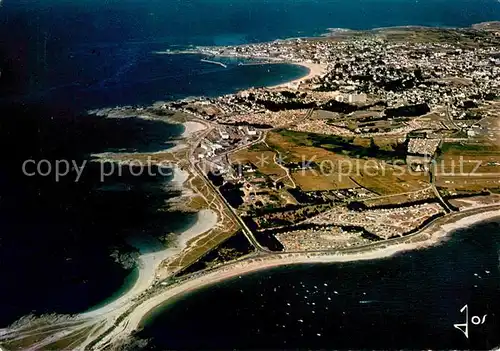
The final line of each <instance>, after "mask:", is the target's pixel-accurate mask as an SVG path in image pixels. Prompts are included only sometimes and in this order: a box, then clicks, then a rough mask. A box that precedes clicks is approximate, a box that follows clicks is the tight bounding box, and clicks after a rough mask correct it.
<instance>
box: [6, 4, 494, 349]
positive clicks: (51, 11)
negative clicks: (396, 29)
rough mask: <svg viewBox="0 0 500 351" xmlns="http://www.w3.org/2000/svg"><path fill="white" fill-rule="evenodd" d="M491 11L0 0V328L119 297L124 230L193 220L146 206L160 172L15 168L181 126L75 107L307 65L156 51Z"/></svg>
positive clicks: (278, 74)
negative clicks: (55, 175) (143, 175)
mask: <svg viewBox="0 0 500 351" xmlns="http://www.w3.org/2000/svg"><path fill="white" fill-rule="evenodd" d="M499 19H500V3H499V2H498V1H497V0H453V1H452V0H380V1H375V0H349V1H347V0H294V1H291V0H253V1H242V0H234V1H230V0H108V1H100V0H80V1H62V0H45V1H41V0H4V1H2V2H1V4H0V33H2V34H3V35H2V40H1V41H0V70H1V75H0V147H1V148H2V150H6V157H4V158H3V160H2V162H1V163H0V227H1V228H2V229H1V236H0V275H1V276H2V289H1V290H0V311H1V313H0V326H5V325H7V324H9V323H11V322H13V321H14V320H15V319H17V318H18V317H20V316H22V315H24V314H27V313H35V314H40V313H49V312H58V313H78V312H80V311H84V310H86V309H88V308H89V307H91V306H94V305H96V304H99V303H102V302H103V301H106V300H107V299H109V298H111V297H112V296H116V294H119V293H120V291H121V287H123V286H124V284H126V283H127V282H128V280H127V279H129V278H128V277H130V274H131V270H125V269H123V268H122V267H121V266H120V265H119V264H117V263H115V262H113V260H112V259H111V258H110V257H109V250H110V249H111V248H117V247H118V248H119V249H123V248H122V247H121V245H123V237H124V236H126V235H128V234H130V232H131V231H133V232H134V233H138V232H141V231H143V232H147V233H153V234H161V233H163V232H165V231H170V230H171V229H172V225H173V224H175V223H177V225H181V226H182V225H183V224H184V223H187V222H189V218H188V217H186V216H181V215H180V214H178V213H176V214H175V215H174V216H175V219H174V217H172V218H164V217H161V218H158V217H157V216H155V211H154V209H156V208H157V207H158V206H159V204H160V203H163V201H164V200H165V198H168V197H170V196H175V194H159V193H158V192H148V191H145V190H144V188H142V186H143V185H154V186H158V184H159V183H162V182H164V181H165V179H140V181H139V180H138V179H109V180H108V183H110V184H107V185H111V186H117V184H118V188H120V187H121V188H123V189H125V188H126V189H129V190H127V191H121V192H102V191H101V190H99V187H100V185H101V184H100V182H99V180H98V179H96V173H95V172H96V171H95V170H91V169H89V170H88V171H89V172H88V173H87V174H86V177H85V178H84V180H83V181H82V182H79V183H78V184H74V183H72V182H71V181H70V180H67V181H65V182H57V183H56V182H54V180H53V179H49V178H37V177H34V178H26V177H25V176H23V175H22V174H20V167H21V164H22V162H23V161H24V160H26V159H27V158H37V159H41V158H45V159H48V160H51V161H55V160H57V159H68V160H77V161H79V162H81V161H83V160H85V159H88V157H89V154H91V153H97V152H103V151H107V150H110V149H111V150H113V149H125V150H129V151H135V150H138V151H151V149H152V148H153V149H154V148H157V147H158V146H159V145H158V144H157V143H158V141H163V140H167V139H168V138H170V137H175V135H178V134H179V133H180V132H181V131H180V130H178V128H177V127H175V126H170V125H166V124H157V123H153V122H145V121H138V120H135V119H129V120H126V121H118V120H114V121H104V120H102V119H99V118H95V117H88V116H86V117H85V118H82V116H81V115H80V114H78V113H77V111H80V110H85V109H89V108H95V107H103V106H115V105H135V104H149V103H151V102H154V101H157V100H166V99H175V98H180V97H186V96H192V95H211V96H215V95H219V94H225V93H230V92H234V91H237V90H239V89H242V88H246V87H250V86H263V85H268V84H277V83H279V82H282V81H287V80H290V79H294V78H296V77H299V76H301V75H303V74H304V69H303V68H301V67H297V66H293V65H272V66H266V65H262V66H244V67H241V66H237V63H236V62H231V61H229V62H228V64H229V68H228V69H223V68H222V67H219V66H216V65H210V64H206V63H201V62H200V60H199V59H200V57H199V56H196V55H180V56H165V55H157V54H154V51H158V50H165V49H169V48H170V49H172V48H183V47H186V46H189V45H226V44H243V43H249V42H260V41H269V40H274V39H277V38H288V37H297V36H311V35H319V34H321V33H324V32H325V31H326V29H327V28H329V27H335V28H337V27H344V28H353V29H368V28H374V27H381V26H393V25H410V24H418V25H429V26H468V25H471V24H473V23H477V22H482V21H489V20H499ZM145 144H147V145H145ZM124 184H125V185H126V186H125V187H124V186H123V185H124ZM146 188H148V187H146ZM150 188H151V187H149V188H148V189H150ZM310 270H311V272H314V271H316V267H313V268H310ZM320 271H321V269H319V270H318V272H320ZM311 274H312V273H311ZM454 307H455V306H454ZM256 340H257V339H256Z"/></svg>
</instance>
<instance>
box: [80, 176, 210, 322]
mask: <svg viewBox="0 0 500 351" xmlns="http://www.w3.org/2000/svg"><path fill="white" fill-rule="evenodd" d="M188 178H189V173H188V172H186V171H183V170H180V169H179V168H177V167H176V168H174V169H173V178H172V180H171V182H170V183H169V186H174V187H176V188H183V185H184V183H185V182H186V181H187V180H188ZM196 216H197V218H196V222H195V223H194V224H193V225H192V226H191V227H189V228H188V229H186V230H184V231H182V232H180V233H176V234H177V242H176V245H175V247H170V248H167V249H165V248H164V247H163V246H162V245H161V243H160V242H159V241H158V240H156V239H154V238H152V237H148V236H147V235H143V234H141V235H140V236H137V237H134V238H131V239H130V240H129V242H130V244H131V245H133V246H134V247H136V248H137V249H139V251H140V253H141V255H140V256H139V260H138V273H139V274H138V278H137V280H136V282H135V283H134V286H133V287H132V288H131V289H130V290H128V291H127V292H126V293H125V294H124V295H122V296H121V297H119V298H118V299H116V300H114V301H113V302H111V303H109V304H107V305H105V306H103V307H100V308H97V309H95V310H91V311H89V312H86V313H83V314H81V315H80V316H81V317H82V318H95V317H98V316H102V315H106V314H108V313H112V312H113V311H119V310H121V309H122V308H123V307H126V306H129V305H130V303H131V302H132V300H133V299H134V298H136V297H137V296H139V295H140V294H141V293H143V292H144V291H146V290H148V289H149V288H150V287H151V285H153V283H154V282H155V280H157V279H158V276H157V269H158V267H159V265H160V264H161V263H162V262H163V261H164V260H166V259H169V258H171V257H173V256H175V255H178V254H179V253H180V252H181V251H182V250H184V249H185V248H186V246H187V242H188V241H189V240H191V239H193V238H195V237H197V236H199V235H201V234H203V233H206V232H208V231H209V230H210V229H212V228H213V227H214V226H216V225H217V222H218V216H217V213H215V212H214V211H212V210H208V209H206V210H201V211H199V212H198V213H197V214H196ZM166 230H167V229H166Z"/></svg>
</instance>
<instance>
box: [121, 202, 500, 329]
mask: <svg viewBox="0 0 500 351" xmlns="http://www.w3.org/2000/svg"><path fill="white" fill-rule="evenodd" d="M468 212H470V215H467V213H465V212H464V213H457V214H455V215H452V216H450V217H448V218H446V219H444V220H443V221H442V222H439V224H437V223H436V226H437V228H436V226H432V225H431V226H430V227H427V228H426V229H424V230H423V231H422V232H421V234H423V235H427V236H428V239H427V240H425V241H422V242H416V243H402V244H394V245H391V246H389V247H385V248H381V249H376V250H373V251H367V252H360V253H355V254H337V255H333V254H332V255H326V254H325V255H311V254H288V255H279V256H278V255H276V256H273V257H271V258H254V259H249V260H245V261H242V262H236V263H232V264H228V265H226V266H223V267H221V268H219V269H216V270H214V271H212V272H210V273H207V274H205V275H202V276H200V277H198V278H195V279H192V280H188V281H186V282H184V283H182V284H179V285H177V286H173V287H171V288H169V289H168V290H166V291H164V292H162V293H160V294H158V295H156V296H154V297H153V298H151V299H149V300H147V301H145V302H143V303H142V304H141V305H139V306H138V307H137V308H135V309H134V310H133V311H132V312H131V314H130V315H129V316H128V317H127V318H126V321H124V322H123V323H122V324H121V325H120V326H119V327H118V328H116V329H115V331H113V333H111V335H113V336H112V337H125V336H127V335H130V333H132V332H133V331H134V330H136V329H137V328H138V327H139V326H140V325H141V321H142V320H143V318H144V317H145V316H146V315H147V314H148V312H149V311H151V310H153V309H154V308H155V307H158V306H159V305H161V304H163V303H165V302H166V301H168V300H169V299H171V298H173V297H175V296H178V295H180V294H184V293H186V292H189V291H193V290H196V289H199V288H201V287H204V286H207V285H210V284H214V283H217V282H220V281H222V280H225V279H230V278H234V277H240V276H242V275H244V274H248V273H251V272H256V271H260V270H266V269H270V268H273V267H278V266H283V265H293V264H303V263H335V262H351V261H360V260H375V259H381V258H387V257H391V256H393V255H395V254H400V253H403V252H405V251H410V250H417V249H424V248H427V247H431V246H434V245H436V244H438V243H440V242H442V241H444V240H446V238H448V237H449V235H450V233H452V232H453V231H455V230H457V229H462V228H466V227H468V226H471V225H474V224H477V223H480V222H483V221H487V220H491V219H494V218H498V217H500V212H499V207H498V205H495V206H489V208H484V209H483V212H479V213H477V209H476V210H472V211H468Z"/></svg>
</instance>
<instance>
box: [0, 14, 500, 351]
mask: <svg viewBox="0 0 500 351" xmlns="http://www.w3.org/2000/svg"><path fill="white" fill-rule="evenodd" d="M499 33H500V27H499V26H498V24H496V23H490V24H487V25H486V24H483V25H480V26H474V27H472V28H458V29H438V28H418V27H409V28H386V29H377V30H373V31H363V32H362V31H345V32H335V33H334V34H333V35H329V36H324V37H320V38H310V39H291V40H281V41H275V42H272V43H263V44H251V45H241V46H227V47H198V48H196V49H193V50H192V52H196V53H202V54H204V55H207V57H217V56H230V57H241V58H246V59H254V60H256V61H257V62H259V64H263V63H268V64H272V62H287V63H296V64H301V65H304V66H306V67H308V68H309V70H310V72H309V73H308V75H307V76H306V77H303V78H302V79H300V80H298V81H294V82H290V83H288V84H285V85H280V86H276V87H267V88H255V89H249V90H246V91H242V92H239V93H237V94H231V95H227V96H222V97H218V98H206V97H199V98H190V99H184V100H181V101H173V102H166V103H157V104H155V105H154V106H151V107H147V108H141V109H140V110H139V109H136V108H117V109H113V110H111V111H108V112H107V113H109V114H112V115H113V116H114V117H116V116H120V115H123V116H125V115H131V114H136V115H139V116H140V117H142V118H151V119H155V120H168V121H176V122H177V123H183V124H184V126H185V128H186V131H185V133H184V134H183V135H182V137H181V138H180V140H175V146H174V147H173V148H171V149H168V150H165V151H162V152H156V153H127V154H125V153H107V154H105V155H95V157H96V159H97V160H96V162H103V161H104V160H105V161H111V162H119V163H121V164H127V163H131V162H137V161H141V162H146V161H147V162H151V163H153V164H155V165H161V164H163V163H164V162H168V163H169V164H170V165H174V166H175V168H176V173H175V176H174V178H173V180H172V184H173V185H172V186H177V187H180V186H182V187H184V190H183V192H182V194H181V197H180V198H179V199H177V200H174V201H176V203H177V206H178V207H179V208H182V209H184V210H188V211H195V212H197V213H198V221H197V223H196V224H195V225H194V226H193V227H192V228H191V229H188V230H187V231H185V232H183V233H179V235H178V236H177V242H176V244H175V246H174V247H173V248H167V249H165V250H160V251H157V252H154V253H147V254H142V255H141V256H140V257H139V262H140V264H139V278H138V279H137V281H136V283H135V285H134V286H133V287H132V288H131V289H130V290H129V291H128V292H126V293H125V294H124V295H123V296H121V297H120V298H118V299H117V300H115V301H113V302H111V303H110V304H108V305H106V306H103V307H101V308H98V309H95V310H93V311H89V312H87V313H83V314H80V315H77V316H46V317H44V318H41V319H35V320H29V321H28V320H24V321H23V320H21V321H19V322H18V323H16V324H14V325H13V326H11V327H10V328H7V329H5V330H1V331H0V342H1V343H2V344H4V345H5V346H6V347H7V348H8V349H20V348H33V349H37V348H41V347H47V348H71V349H88V350H104V349H107V348H109V347H111V346H113V345H116V344H120V343H126V342H127V338H128V337H130V335H132V334H133V333H134V331H136V330H137V329H138V328H139V327H140V325H141V320H143V318H145V316H147V314H148V313H149V312H150V311H151V310H152V309H154V308H155V307H157V306H159V305H161V304H162V303H164V302H165V301H168V300H169V299H171V298H173V297H174V296H178V295H179V294H183V293H186V292H188V291H192V290H194V289H197V288H200V287H202V286H205V285H208V284H212V283H215V282H218V281H221V280H223V279H227V278H230V277H234V276H238V275H242V274H245V273H249V272H252V271H256V270H263V269H269V268H271V267H276V266H280V265H289V264H296V263H322V262H346V261H352V260H371V259H376V258H381V257H388V256H391V255H394V254H397V253H402V252H405V251H408V250H417V249H424V248H426V247H429V246H431V245H435V244H437V243H439V242H441V241H442V240H446V237H447V236H448V235H449V234H450V233H452V232H453V231H454V230H456V229H460V228H464V227H466V226H468V225H471V224H473V223H478V222H481V221H484V220H488V219H493V218H496V217H498V216H499V214H500V212H499V210H500V195H499V193H500V183H499V181H498V179H499V177H498V176H499V174H500V119H499V118H498V114H499V111H500V103H499V100H498V99H499V96H500V83H499V82H500V79H499V78H500V77H499V76H500V59H499V56H498V47H499V46H500V35H499ZM235 238H238V239H242V240H244V241H245V242H246V243H247V244H248V245H249V246H250V247H251V249H250V250H242V251H241V252H240V251H238V250H235V249H234V247H232V246H231V245H230V244H228V243H231V240H235ZM228 252H229V253H228ZM28 322H29V323H28Z"/></svg>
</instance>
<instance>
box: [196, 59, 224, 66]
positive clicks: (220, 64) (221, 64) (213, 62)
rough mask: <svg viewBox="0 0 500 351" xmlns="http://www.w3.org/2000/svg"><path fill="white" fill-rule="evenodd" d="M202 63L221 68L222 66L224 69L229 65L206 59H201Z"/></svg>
mask: <svg viewBox="0 0 500 351" xmlns="http://www.w3.org/2000/svg"><path fill="white" fill-rule="evenodd" d="M200 61H201V62H205V63H211V64H214V65H219V66H222V67H224V68H227V65H226V64H224V63H222V62H217V61H211V60H205V59H201V60H200Z"/></svg>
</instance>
